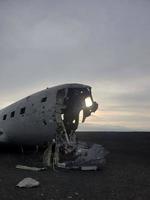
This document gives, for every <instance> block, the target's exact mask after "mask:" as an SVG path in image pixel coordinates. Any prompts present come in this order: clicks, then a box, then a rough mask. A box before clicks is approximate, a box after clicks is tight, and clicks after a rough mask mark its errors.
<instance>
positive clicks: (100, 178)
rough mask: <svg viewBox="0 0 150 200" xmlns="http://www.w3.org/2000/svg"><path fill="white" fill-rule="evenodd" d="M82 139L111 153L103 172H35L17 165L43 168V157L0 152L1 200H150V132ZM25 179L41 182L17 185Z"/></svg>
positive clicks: (82, 136)
mask: <svg viewBox="0 0 150 200" xmlns="http://www.w3.org/2000/svg"><path fill="white" fill-rule="evenodd" d="M79 138H80V139H82V140H84V141H88V142H89V141H90V142H93V143H99V144H102V145H103V146H104V147H105V148H106V149H107V150H109V151H110V154H109V155H108V156H107V163H106V166H105V167H104V169H103V170H102V171H97V172H81V171H57V172H52V171H45V172H31V171H24V170H19V169H16V168H15V166H16V165H17V164H27V165H30V166H31V165H32V166H39V165H40V161H41V160H42V157H41V155H39V154H36V153H32V154H25V155H22V154H21V153H19V152H16V151H13V150H12V149H9V150H6V149H4V148H1V151H0V200H4V199H7V200H11V199H12V200H17V199H19V200H29V199H32V200H39V199H41V200H52V199H53V200H56V199H57V200H61V199H79V200H81V199H82V200H83V199H84V200H95V199H100V200H104V199H105V200H111V199H113V200H128V199H130V200H146V199H150V133H141V132H138V133H120V132H119V133H115V132H112V133H110V132H109V133H96V132H93V133H81V134H80V136H79ZM25 177H32V178H35V179H36V180H38V181H40V186H39V187H38V188H33V189H19V188H17V187H15V185H16V184H17V183H18V182H19V181H20V180H22V179H23V178H25Z"/></svg>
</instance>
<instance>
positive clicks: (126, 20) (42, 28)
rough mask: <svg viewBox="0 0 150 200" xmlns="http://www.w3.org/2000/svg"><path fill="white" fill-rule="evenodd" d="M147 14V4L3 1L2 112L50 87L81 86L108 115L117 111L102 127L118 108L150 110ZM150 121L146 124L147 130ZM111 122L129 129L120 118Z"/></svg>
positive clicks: (149, 13)
mask: <svg viewBox="0 0 150 200" xmlns="http://www.w3.org/2000/svg"><path fill="white" fill-rule="evenodd" d="M149 16H150V2H149V1H146V0H144V1H140V0H137V1H136V2H135V1H128V0H127V1H123V2H121V1H120V0H114V1H110V0H106V1H98V0H94V1H90V0H86V1H84V0H83V1H79V0H77V1H68V0H64V1H63V2H60V1H51V0H50V1H49V0H43V1H40V0H36V1H35V0H31V1H20V0H14V1H10V0H7V1H0V97H1V98H0V107H2V106H4V105H6V102H13V101H15V100H17V99H18V98H19V99H20V98H21V97H23V96H26V95H29V94H31V93H32V92H35V91H36V90H40V89H43V88H45V87H47V86H53V85H57V84H61V83H65V82H81V83H85V84H89V85H91V86H93V93H94V95H93V96H94V97H95V98H96V99H97V101H98V102H99V104H100V105H101V106H102V109H103V110H105V112H107V111H108V110H109V111H110V113H112V111H115V114H113V115H111V117H110V118H109V117H108V115H107V117H106V116H105V118H104V119H105V120H104V121H103V123H105V122H106V123H108V121H110V123H111V121H112V122H113V119H114V116H117V111H121V112H122V115H123V113H125V112H128V113H132V115H133V113H135V112H136V113H137V112H138V113H139V116H140V111H141V110H142V114H143V113H147V112H149V111H148V110H149V100H150V96H149V89H150V83H149V75H150V67H149V65H150V59H149V53H150V48H149V47H150V39H149V35H150V21H149ZM119 116H120V115H119ZM133 116H134V115H133ZM145 116H147V114H145ZM120 117H121V116H120ZM133 119H134V123H133V126H135V127H137V125H136V121H137V120H138V119H137V118H136V116H134V117H133ZM146 119H147V118H146ZM146 119H145V118H144V116H143V115H142V116H141V126H142V123H143V127H148V125H145V122H144V120H146ZM91 120H93V119H91ZM99 120H100V119H99ZM132 121H133V120H132ZM146 121H147V120H146ZM91 122H92V121H91ZM99 123H101V122H100V121H99ZM113 123H115V125H116V126H117V125H118V126H120V124H121V123H122V125H124V122H121V121H120V120H119V117H118V118H117V119H116V122H113ZM125 123H126V126H127V127H128V126H131V124H130V119H128V120H127V119H126V122H125ZM149 128H150V127H149Z"/></svg>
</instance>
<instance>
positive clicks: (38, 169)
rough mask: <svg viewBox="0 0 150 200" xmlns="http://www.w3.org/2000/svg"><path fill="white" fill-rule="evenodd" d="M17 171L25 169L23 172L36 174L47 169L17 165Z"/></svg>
mask: <svg viewBox="0 0 150 200" xmlns="http://www.w3.org/2000/svg"><path fill="white" fill-rule="evenodd" d="M16 169H23V170H29V171H36V172H39V171H44V170H46V168H45V167H41V168H39V167H29V166H25V165H16Z"/></svg>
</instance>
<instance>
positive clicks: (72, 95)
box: [0, 84, 105, 168]
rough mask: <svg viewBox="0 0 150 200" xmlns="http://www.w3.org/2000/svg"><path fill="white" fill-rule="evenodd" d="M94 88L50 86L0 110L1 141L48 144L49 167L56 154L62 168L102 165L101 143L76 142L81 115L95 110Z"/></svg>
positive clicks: (103, 153) (72, 85)
mask: <svg viewBox="0 0 150 200" xmlns="http://www.w3.org/2000/svg"><path fill="white" fill-rule="evenodd" d="M97 108H98V104H97V103H96V102H95V101H94V100H93V97H92V93H91V87H90V86H87V85H82V84H64V85H60V86H55V87H52V88H47V89H45V90H43V91H40V92H38V93H35V94H33V95H30V96H28V97H26V98H24V99H22V100H20V101H18V102H16V103H14V104H12V105H10V106H8V107H6V108H4V109H2V110H0V142H3V143H11V144H17V145H43V144H49V146H48V149H47V151H46V152H45V153H44V162H45V163H46V165H47V166H50V165H51V163H52V162H53V161H52V160H53V157H54V154H55V158H56V159H55V162H56V163H57V165H58V166H59V167H67V168H79V167H81V166H83V165H84V164H86V165H90V164H92V165H98V166H99V165H101V164H102V163H103V162H104V156H105V150H104V148H103V147H102V146H101V145H91V146H89V145H87V144H86V143H81V142H78V141H77V135H76V130H77V128H78V125H79V116H81V115H82V120H81V121H82V122H84V121H85V119H86V118H87V117H89V116H90V115H91V113H92V112H95V111H96V110H97Z"/></svg>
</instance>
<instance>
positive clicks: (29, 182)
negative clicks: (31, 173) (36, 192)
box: [16, 178, 40, 188]
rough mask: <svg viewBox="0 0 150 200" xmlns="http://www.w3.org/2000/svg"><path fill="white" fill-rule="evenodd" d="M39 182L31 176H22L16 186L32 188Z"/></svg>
mask: <svg viewBox="0 0 150 200" xmlns="http://www.w3.org/2000/svg"><path fill="white" fill-rule="evenodd" d="M39 185H40V183H39V182H38V181H36V180H35V179H33V178H24V179H23V180H22V181H20V182H19V183H18V184H17V185H16V186H17V187H19V188H33V187H38V186H39Z"/></svg>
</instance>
